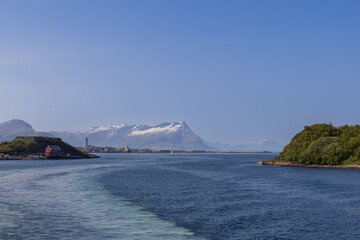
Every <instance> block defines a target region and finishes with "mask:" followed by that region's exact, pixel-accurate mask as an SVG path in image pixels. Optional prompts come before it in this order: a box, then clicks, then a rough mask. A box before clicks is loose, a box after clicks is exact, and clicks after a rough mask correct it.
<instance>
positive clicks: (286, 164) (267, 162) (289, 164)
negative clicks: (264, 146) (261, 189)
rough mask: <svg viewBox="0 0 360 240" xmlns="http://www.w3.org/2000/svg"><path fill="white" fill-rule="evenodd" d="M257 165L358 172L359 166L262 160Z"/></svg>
mask: <svg viewBox="0 0 360 240" xmlns="http://www.w3.org/2000/svg"><path fill="white" fill-rule="evenodd" d="M257 164H259V165H269V166H279V167H304V168H341V169H352V170H360V165H357V164H351V165H318V164H311V165H307V164H302V163H294V162H284V161H274V160H264V161H259V162H257Z"/></svg>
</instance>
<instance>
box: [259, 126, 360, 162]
mask: <svg viewBox="0 0 360 240" xmlns="http://www.w3.org/2000/svg"><path fill="white" fill-rule="evenodd" d="M258 164H260V165H275V166H289V167H322V168H348V169H360V125H350V126H349V125H344V126H340V127H334V126H333V125H332V124H314V125H311V126H305V127H304V130H302V131H301V132H299V133H298V134H296V135H295V136H294V137H293V138H292V140H291V141H290V143H289V144H288V145H287V146H285V148H284V150H283V151H282V152H281V153H280V155H279V156H278V157H277V158H275V159H273V160H268V161H260V162H258Z"/></svg>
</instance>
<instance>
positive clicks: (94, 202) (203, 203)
mask: <svg viewBox="0 0 360 240" xmlns="http://www.w3.org/2000/svg"><path fill="white" fill-rule="evenodd" d="M273 157H274V155H271V154H175V155H174V156H172V157H171V156H169V155H167V154H108V155H102V158H101V159H93V160H84V161H82V160H81V161H79V160H75V161H68V160H64V161H4V162H0V168H1V170H0V238H1V239H49V238H51V239H359V238H360V229H359V228H358V226H359V224H360V185H359V184H358V183H359V182H360V171H354V170H343V169H309V168H285V167H273V166H259V165H256V162H257V161H260V160H264V159H271V158H273Z"/></svg>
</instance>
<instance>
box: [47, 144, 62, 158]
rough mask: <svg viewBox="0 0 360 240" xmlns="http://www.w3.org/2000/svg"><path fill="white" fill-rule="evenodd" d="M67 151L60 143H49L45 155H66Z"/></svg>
mask: <svg viewBox="0 0 360 240" xmlns="http://www.w3.org/2000/svg"><path fill="white" fill-rule="evenodd" d="M64 156H65V153H64V151H63V150H62V149H61V147H60V146H59V145H48V146H47V147H46V149H45V157H64Z"/></svg>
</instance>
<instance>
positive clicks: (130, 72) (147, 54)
mask: <svg viewBox="0 0 360 240" xmlns="http://www.w3.org/2000/svg"><path fill="white" fill-rule="evenodd" d="M359 10H360V2H359V1H328V0H327V1H303V0H302V1H220V0H219V1H202V0H195V1H175V0H174V1H157V0H154V1H145V0H143V1H136V0H131V1H110V0H107V1H100V0H99V1H89V0H86V1H85V0H84V1H81V0H77V1H73V0H71V1H70V0H63V1H60V0H59V1H56V0H54V1H47V0H43V1H36V0H30V1H29V0H23V1H17V0H7V1H4V0H0V91H1V93H0V101H1V102H2V106H1V109H0V110H1V111H0V122H4V121H7V120H10V119H13V118H20V119H23V120H25V121H27V122H29V123H31V124H32V125H33V127H34V128H35V129H37V130H43V131H46V130H75V129H78V130H85V129H88V128H90V127H93V126H97V125H107V124H121V123H128V124H133V123H139V124H157V123H161V122H164V121H180V120H185V121H186V122H187V123H188V124H189V125H190V127H191V128H192V129H193V130H194V131H195V132H196V133H197V134H199V135H200V136H201V137H203V138H204V139H206V140H209V141H222V142H228V143H231V144H239V143H251V142H255V141H258V140H261V139H264V138H267V139H273V140H276V141H278V142H280V143H283V144H286V143H287V142H288V141H289V140H290V139H291V137H292V136H293V135H294V134H295V133H296V132H298V131H300V130H301V129H302V128H303V126H304V125H309V124H313V123H322V122H326V123H328V122H331V123H333V124H334V125H343V124H357V123H360V111H358V106H359V103H360V100H359V92H360V68H359V66H360V44H359V43H360V31H359V29H360V14H359Z"/></svg>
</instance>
